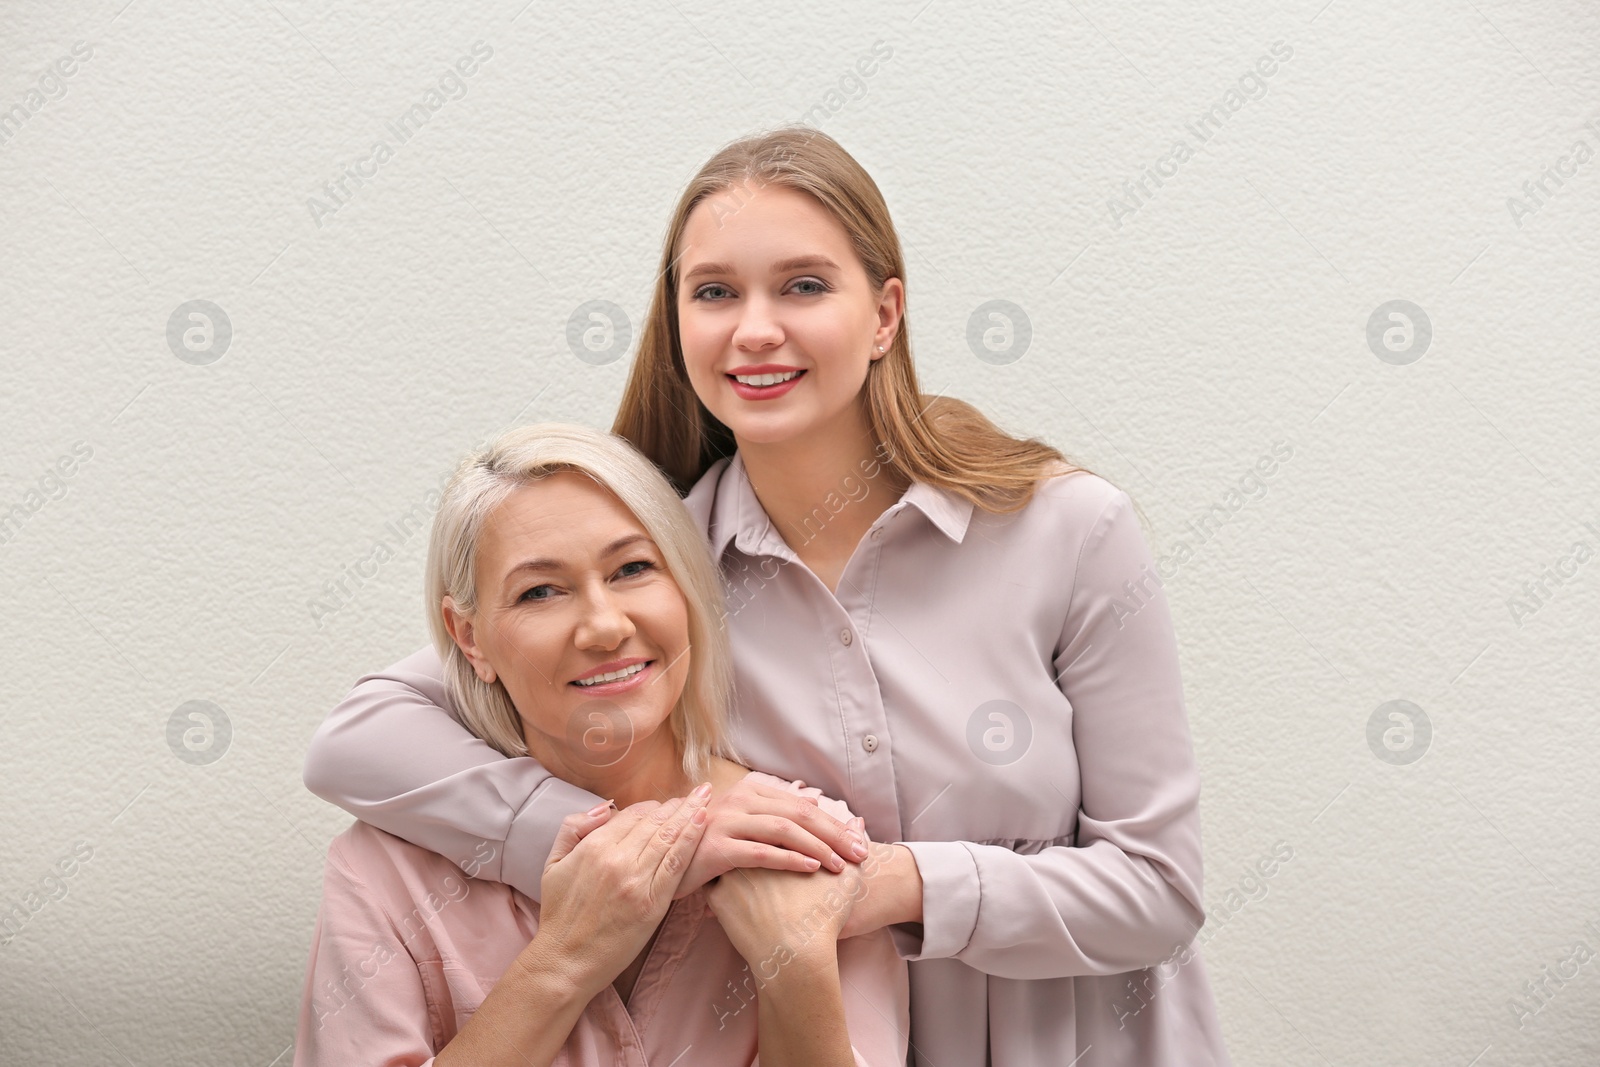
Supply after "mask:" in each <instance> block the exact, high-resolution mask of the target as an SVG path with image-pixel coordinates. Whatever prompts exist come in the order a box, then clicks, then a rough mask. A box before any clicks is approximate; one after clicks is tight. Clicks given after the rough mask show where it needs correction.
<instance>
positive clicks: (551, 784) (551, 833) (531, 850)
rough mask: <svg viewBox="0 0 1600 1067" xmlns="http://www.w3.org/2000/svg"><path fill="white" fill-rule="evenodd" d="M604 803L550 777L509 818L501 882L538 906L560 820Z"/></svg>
mask: <svg viewBox="0 0 1600 1067" xmlns="http://www.w3.org/2000/svg"><path fill="white" fill-rule="evenodd" d="M603 802H604V798H602V797H597V796H595V795H594V794H593V793H591V792H589V791H588V790H587V789H581V788H579V787H578V786H575V785H573V784H572V783H570V782H563V781H562V780H561V779H559V778H557V777H556V776H555V775H551V776H550V777H549V778H548V779H546V780H545V783H544V784H543V785H542V786H540V787H539V788H538V789H537V790H535V791H534V794H533V796H531V797H529V798H528V802H527V803H526V804H524V805H522V809H521V810H520V811H518V812H517V813H516V814H515V815H514V816H512V818H511V827H510V829H508V830H507V831H506V840H505V845H504V849H505V854H504V855H503V856H501V858H500V881H502V882H504V883H505V884H506V885H509V886H511V887H512V888H513V889H519V890H521V891H522V892H523V893H525V894H527V895H528V896H529V897H532V898H533V900H534V901H535V902H538V900H539V883H540V881H541V880H542V879H543V878H544V865H545V861H546V860H548V859H549V858H550V849H551V848H552V847H553V846H554V845H555V843H556V835H557V834H558V833H560V832H561V820H563V819H565V818H566V817H567V816H568V815H576V814H577V813H578V812H580V811H588V810H589V809H591V808H593V807H594V806H595V805H596V804H600V803H603Z"/></svg>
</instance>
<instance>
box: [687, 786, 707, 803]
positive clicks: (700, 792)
mask: <svg viewBox="0 0 1600 1067" xmlns="http://www.w3.org/2000/svg"><path fill="white" fill-rule="evenodd" d="M689 795H690V796H692V797H694V798H695V799H696V800H704V799H705V798H706V797H708V796H710V795H711V783H710V782H701V783H700V784H699V785H697V786H695V788H694V792H693V793H690V794H689Z"/></svg>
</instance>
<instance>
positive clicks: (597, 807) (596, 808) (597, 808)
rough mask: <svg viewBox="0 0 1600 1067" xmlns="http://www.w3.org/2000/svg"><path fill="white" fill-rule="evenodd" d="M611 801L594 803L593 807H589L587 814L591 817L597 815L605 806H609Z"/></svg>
mask: <svg viewBox="0 0 1600 1067" xmlns="http://www.w3.org/2000/svg"><path fill="white" fill-rule="evenodd" d="M612 803H613V802H612V801H609V800H608V801H606V802H605V803H604V804H596V805H595V806H594V807H592V808H590V809H589V811H588V813H587V814H588V815H589V817H590V818H591V819H592V818H594V817H595V816H597V815H599V814H600V813H601V812H602V811H605V810H606V809H607V808H609V807H611V805H612Z"/></svg>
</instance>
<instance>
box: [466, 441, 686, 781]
mask: <svg viewBox="0 0 1600 1067" xmlns="http://www.w3.org/2000/svg"><path fill="white" fill-rule="evenodd" d="M477 570H478V574H477V581H478V588H477V595H478V610H477V611H476V612H475V613H474V615H473V617H472V620H471V637H472V643H473V644H474V645H475V646H476V654H473V653H472V652H470V651H469V657H470V658H472V660H473V665H474V666H475V667H476V668H477V669H478V673H479V675H480V677H483V676H485V671H486V670H487V671H489V672H491V673H492V676H493V677H497V678H499V680H500V682H501V683H502V684H503V685H504V686H505V688H506V691H507V693H509V694H510V696H511V699H512V702H513V703H515V704H516V706H517V711H518V712H519V714H520V715H521V716H522V720H523V729H524V734H525V736H526V737H527V739H528V747H529V752H530V754H532V755H534V756H536V757H538V758H540V760H541V762H544V763H545V764H546V766H547V767H549V769H550V770H551V771H552V772H554V773H556V774H557V775H561V774H562V772H563V770H566V771H569V772H573V773H575V774H577V775H578V776H580V777H582V776H584V775H585V774H586V773H589V772H594V771H597V770H600V769H602V768H614V769H618V770H622V769H626V765H627V764H626V763H625V762H624V761H630V762H631V761H633V760H637V759H639V758H642V756H643V754H644V753H645V752H646V751H647V750H651V749H654V748H656V747H658V746H660V745H671V744H673V741H672V736H671V729H670V727H669V726H668V725H667V724H668V720H669V718H670V716H671V713H672V709H673V707H674V706H675V705H676V703H677V701H678V697H679V695H680V694H681V693H682V692H683V686H684V683H685V682H686V680H687V679H688V674H689V619H688V609H687V605H686V603H685V601H684V596H683V593H682V591H681V590H680V589H679V588H678V584H677V582H675V581H674V580H673V578H672V575H671V574H670V573H669V572H668V571H667V566H666V560H665V558H664V557H663V556H662V554H661V552H660V550H659V549H657V548H656V545H655V542H654V541H652V540H651V539H650V536H649V534H648V533H646V532H645V529H644V527H643V526H642V525H641V524H640V523H639V520H638V519H637V518H635V517H634V515H633V513H632V512H631V511H629V510H628V509H627V508H626V507H625V506H624V505H623V504H622V502H621V501H620V500H618V499H617V497H616V496H615V495H614V494H612V493H611V492H610V491H609V490H607V489H605V488H602V487H601V486H599V485H597V484H596V483H595V482H594V481H592V480H590V479H589V478H588V477H586V476H584V475H582V474H577V473H572V472H561V473H558V474H552V475H550V476H548V477H546V478H544V479H542V480H541V481H539V482H536V483H534V484H532V485H526V486H522V487H520V488H518V489H516V490H515V491H513V492H512V493H511V495H510V496H509V497H507V498H506V500H505V501H504V503H502V504H501V505H500V506H499V507H498V508H497V509H496V510H495V511H494V512H493V513H491V515H490V517H489V519H488V522H487V523H486V524H485V528H484V531H483V534H482V536H481V538H480V540H479V543H478V555H477ZM611 676H616V677H615V678H614V679H613V680H606V681H601V680H599V679H603V678H609V677H611Z"/></svg>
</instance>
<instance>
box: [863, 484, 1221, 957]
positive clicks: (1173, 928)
mask: <svg viewBox="0 0 1600 1067" xmlns="http://www.w3.org/2000/svg"><path fill="white" fill-rule="evenodd" d="M1073 582H1074V585H1073V590H1072V594H1071V597H1070V600H1069V603H1068V609H1067V618H1066V621H1065V624H1064V626H1063V627H1062V631H1061V635H1060V637H1059V639H1058V640H1057V642H1056V645H1055V649H1054V659H1053V667H1054V669H1055V671H1056V672H1057V674H1058V678H1057V685H1058V686H1059V687H1060V688H1061V691H1062V692H1063V693H1064V694H1065V695H1066V697H1067V699H1068V700H1069V701H1070V702H1071V705H1072V740H1073V745H1074V748H1075V749H1076V751H1077V757H1078V769H1079V777H1080V782H1081V787H1082V799H1081V804H1080V811H1079V813H1078V829H1077V836H1076V838H1075V841H1074V843H1073V844H1072V845H1057V846H1053V847H1050V848H1045V849H1043V850H1041V851H1039V852H1038V853H1036V854H1033V855H1019V854H1018V853H1015V852H1012V851H1011V850H1010V849H1007V848H1004V847H1001V846H998V845H980V844H974V843H972V842H970V841H905V842H901V844H904V845H905V846H906V847H907V848H909V849H910V850H911V852H912V854H913V855H914V856H915V858H916V861H917V868H918V871H919V872H920V873H921V875H922V880H923V922H922V924H921V928H920V931H919V929H918V927H917V926H916V925H915V924H903V925H899V926H895V927H891V928H890V929H891V931H892V936H893V937H894V939H895V944H896V946H897V948H898V949H899V951H900V953H901V954H902V955H903V956H904V957H905V958H906V959H909V960H917V959H941V958H954V959H958V960H961V961H962V962H963V963H966V964H967V965H969V966H971V967H974V968H976V969H978V970H980V971H983V972H985V973H988V974H993V975H998V976H1001V977H1006V978H1062V977H1071V976H1076V975H1094V974H1118V973H1121V972H1123V971H1130V970H1139V969H1143V968H1146V967H1152V966H1154V965H1156V964H1157V963H1159V962H1161V961H1162V960H1163V959H1166V958H1167V957H1168V956H1170V955H1171V954H1172V952H1173V951H1174V950H1175V949H1177V948H1179V947H1180V946H1182V945H1184V944H1187V943H1188V942H1189V941H1190V940H1192V939H1193V937H1194V935H1195V934H1196V933H1197V932H1199V930H1200V928H1201V926H1202V925H1203V923H1204V921H1205V911H1204V903H1203V898H1202V895H1201V848H1200V811H1199V802H1200V775H1199V770H1198V768H1197V766H1196V763H1195V757H1194V749H1193V744H1192V741H1191V739H1190V734H1189V724H1188V718H1187V714H1186V712H1185V709H1184V703H1183V686H1182V681H1181V679H1180V675H1179V664H1178V646H1177V638H1176V634H1175V633H1174V629H1173V625H1172V616H1171V611H1170V609H1169V607H1168V604H1167V598H1166V593H1165V592H1164V590H1163V589H1162V588H1161V585H1160V579H1159V577H1158V576H1157V572H1156V569H1155V566H1154V563H1153V560H1152V558H1151V554H1150V549H1149V546H1148V545H1147V543H1146V541H1145V537H1144V533H1143V531H1142V530H1141V528H1140V526H1139V523H1138V520H1137V516H1136V515H1135V512H1134V510H1133V508H1132V501H1131V500H1130V499H1129V497H1128V494H1127V493H1126V492H1124V491H1122V490H1120V489H1116V490H1114V492H1113V494H1112V496H1111V498H1110V500H1108V501H1107V503H1106V504H1105V506H1104V508H1103V509H1102V510H1101V512H1100V514H1099V516H1098V518H1097V519H1096V521H1095V523H1094V525H1093V527H1092V528H1091V530H1090V532H1089V534H1088V535H1087V536H1086V538H1085V539H1084V541H1083V544H1082V546H1081V548H1080V550H1079V553H1078V560H1077V564H1076V570H1075V575H1074V578H1073ZM1125 583H1131V585H1126V584H1125ZM1130 590H1133V592H1130ZM919 933H920V936H919Z"/></svg>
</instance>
